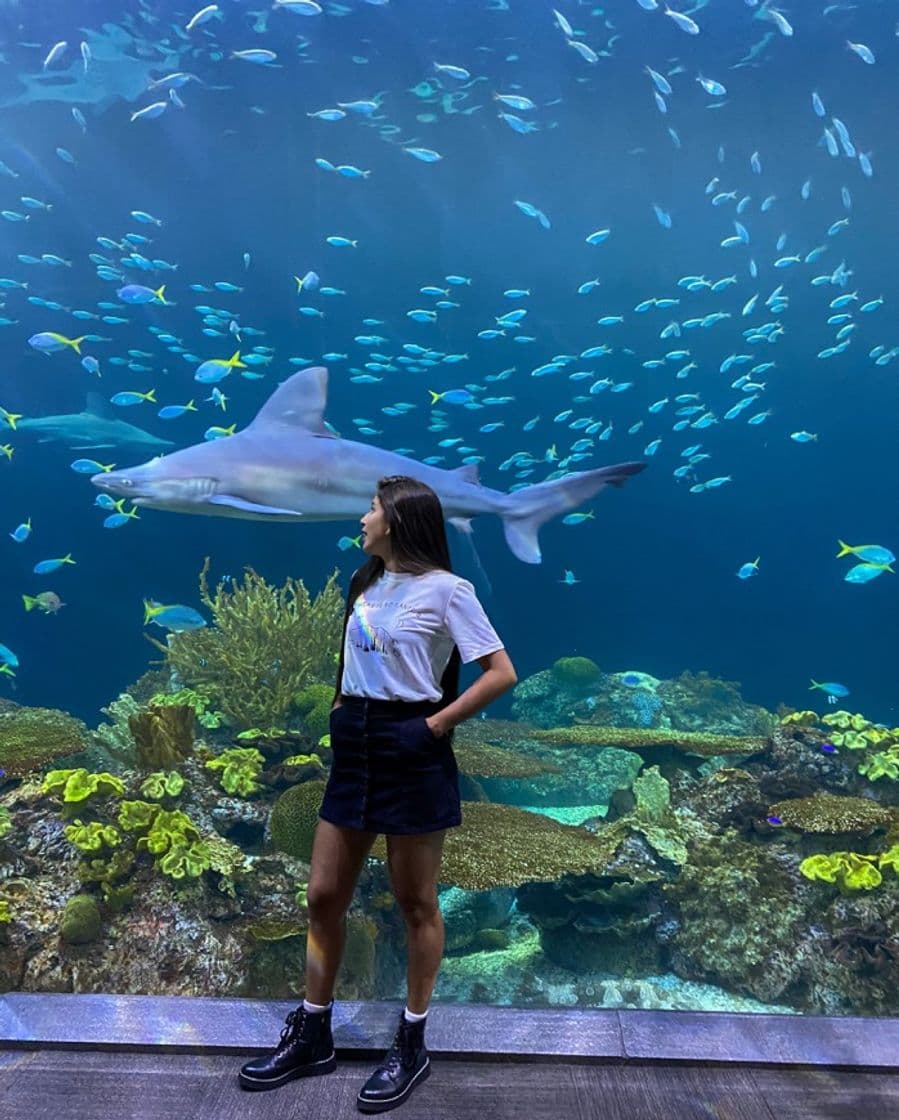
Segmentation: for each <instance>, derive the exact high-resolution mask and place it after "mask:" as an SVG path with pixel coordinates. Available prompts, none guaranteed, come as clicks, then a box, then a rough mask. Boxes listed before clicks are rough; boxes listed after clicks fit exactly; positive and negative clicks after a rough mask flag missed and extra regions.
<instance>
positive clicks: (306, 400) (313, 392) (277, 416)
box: [245, 366, 336, 439]
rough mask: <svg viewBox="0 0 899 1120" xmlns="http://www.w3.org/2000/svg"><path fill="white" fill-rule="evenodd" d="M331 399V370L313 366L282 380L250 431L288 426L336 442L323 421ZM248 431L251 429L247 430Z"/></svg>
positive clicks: (256, 417)
mask: <svg viewBox="0 0 899 1120" xmlns="http://www.w3.org/2000/svg"><path fill="white" fill-rule="evenodd" d="M327 399H328V371H327V370H326V369H325V367H324V366H312V367H311V368H310V369H301V370H300V371H299V372H298V373H295V374H293V375H292V376H291V377H288V378H287V380H286V381H282V382H281V384H280V385H279V386H278V388H277V389H276V390H275V391H274V393H272V395H271V396H270V397H269V399H268V400H267V401H266V402H265V404H264V405H263V406H262V408H260V409H259V411H258V412H257V413H256V416H255V417H254V419H253V422H252V423H251V424H250V425H249V427H250V428H257V427H259V426H264V425H267V424H287V425H289V426H290V427H293V428H299V429H301V430H302V431H304V432H308V434H309V435H313V436H325V437H326V438H327V439H335V438H336V437H335V436H334V433H333V432H331V431H329V430H328V428H327V427H326V426H325V422H324V420H323V419H322V413H323V412H324V410H325V404H326V403H327ZM245 430H248V429H245Z"/></svg>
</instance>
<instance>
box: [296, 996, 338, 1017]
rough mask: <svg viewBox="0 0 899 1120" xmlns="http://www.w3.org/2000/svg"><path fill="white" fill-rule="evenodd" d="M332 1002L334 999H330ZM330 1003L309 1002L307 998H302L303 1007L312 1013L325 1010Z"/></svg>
mask: <svg viewBox="0 0 899 1120" xmlns="http://www.w3.org/2000/svg"><path fill="white" fill-rule="evenodd" d="M333 1002H334V1001H333V1000H331V1003H333ZM331 1003H326V1004H324V1005H322V1004H319V1003H310V1002H309V1000H308V999H304V1000H303V1007H305V1008H306V1010H307V1011H311V1012H313V1014H318V1013H321V1012H322V1011H327V1010H328V1008H329V1007H330V1006H331Z"/></svg>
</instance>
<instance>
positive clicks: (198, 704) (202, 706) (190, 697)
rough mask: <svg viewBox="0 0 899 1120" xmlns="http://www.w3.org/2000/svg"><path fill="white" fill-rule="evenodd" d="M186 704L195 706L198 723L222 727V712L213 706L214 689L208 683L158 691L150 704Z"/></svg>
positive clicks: (191, 706) (190, 706)
mask: <svg viewBox="0 0 899 1120" xmlns="http://www.w3.org/2000/svg"><path fill="white" fill-rule="evenodd" d="M182 704H186V705H187V706H188V707H189V708H193V711H194V715H195V716H196V718H197V723H199V724H200V725H201V726H202V727H208V728H210V729H213V728H216V727H221V726H222V723H223V719H222V713H221V712H218V711H215V710H214V709H213V708H212V689H211V688H209V686H208V685H206V686H200V687H199V688H181V689H179V690H178V691H177V692H157V693H155V694H154V695H153V696H152V697H151V698H150V705H151V706H155V707H160V708H161V707H163V706H166V705H174V706H176V707H177V706H179V705H182Z"/></svg>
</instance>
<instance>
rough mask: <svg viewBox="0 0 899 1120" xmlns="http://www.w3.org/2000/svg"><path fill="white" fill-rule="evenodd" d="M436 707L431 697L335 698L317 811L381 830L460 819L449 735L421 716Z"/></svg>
mask: <svg viewBox="0 0 899 1120" xmlns="http://www.w3.org/2000/svg"><path fill="white" fill-rule="evenodd" d="M438 708H439V705H438V704H437V703H436V702H434V701H432V700H420V701H406V700H371V699H368V698H367V697H362V696H343V697H341V703H340V706H339V707H337V708H333V709H332V711H331V752H332V759H331V773H330V776H329V778H328V783H327V787H326V789H325V796H324V799H323V801H322V805H321V809H320V810H319V816H320V817H321V818H322V819H323V820H326V821H330V822H331V824H336V825H340V826H341V827H343V828H354V829H358V830H361V831H363V832H378V833H384V834H385V835H388V836H389V835H402V836H408V835H411V834H415V833H421V832H436V831H438V830H440V829H444V828H457V827H458V826H459V825H461V823H462V806H461V802H460V798H459V770H458V767H457V766H456V756H455V755H454V754H453V747H452V738H451V736H449V735H435V734H434V733H433V732H432V731H431V730H430V728H429V727H428V725H427V722H426V720H427V717H428V716H430V715H433V713H434V712H436V711H437V710H438Z"/></svg>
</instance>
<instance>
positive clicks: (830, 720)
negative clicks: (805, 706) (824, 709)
mask: <svg viewBox="0 0 899 1120" xmlns="http://www.w3.org/2000/svg"><path fill="white" fill-rule="evenodd" d="M781 723H782V724H784V725H785V726H790V725H798V726H799V727H802V728H811V727H814V726H815V725H816V724H818V725H822V724H823V725H824V726H825V727H827V728H829V729H830V734H829V736H828V738H829V740H830V742H831V743H833V745H834V746H835V747H844V748H845V749H846V750H850V751H864V752H865V754H864V755H863V756H862V757H861V758H860V759H859V761H858V764H857V766H856V769H857V770H858V773H859V774H861V775H862V777H865V778H867V779H868V781H869V782H876V781H877V780H878V779H879V778H891V779H892V780H893V781H899V727H892V728H890V727H885V726H883V725H882V724H876V723H872V722H871V720H869V719H867V718H866V717H865V716H863V715H862V714H861V712H847V711H844V710H842V709H841V710H840V711H836V712H828V713H827V714H826V715H823V716H819V715H817V713H816V712H812V711H801V712H790V713H789V714H788V715H786V716H784V717H783V718H782V719H781ZM875 748H876V749H875Z"/></svg>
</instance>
